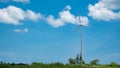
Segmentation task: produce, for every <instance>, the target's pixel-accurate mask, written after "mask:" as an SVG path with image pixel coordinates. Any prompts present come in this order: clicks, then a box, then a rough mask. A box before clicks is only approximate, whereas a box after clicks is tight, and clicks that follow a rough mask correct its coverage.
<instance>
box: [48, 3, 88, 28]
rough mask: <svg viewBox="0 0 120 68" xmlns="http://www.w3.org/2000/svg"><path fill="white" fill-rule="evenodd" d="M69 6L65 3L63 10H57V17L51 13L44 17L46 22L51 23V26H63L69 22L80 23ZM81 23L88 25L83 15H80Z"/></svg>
mask: <svg viewBox="0 0 120 68" xmlns="http://www.w3.org/2000/svg"><path fill="white" fill-rule="evenodd" d="M70 10H71V7H70V6H69V5H67V6H66V7H65V8H64V10H62V11H60V12H59V18H55V17H54V16H53V15H50V16H48V17H47V18H46V21H47V23H48V24H50V25H52V26H53V27H59V26H63V25H65V24H67V23H70V24H80V23H79V19H78V16H75V15H73V14H72V13H71V12H70ZM80 18H81V23H82V25H84V26H86V25H88V22H89V21H88V18H87V17H85V16H81V17H80Z"/></svg>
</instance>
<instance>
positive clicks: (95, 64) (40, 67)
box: [0, 55, 120, 68]
mask: <svg viewBox="0 0 120 68" xmlns="http://www.w3.org/2000/svg"><path fill="white" fill-rule="evenodd" d="M99 61H100V60H99V59H94V60H91V61H90V63H85V61H84V60H82V63H80V56H79V55H77V56H76V57H75V58H69V59H68V63H67V64H63V63H59V62H54V63H49V64H46V63H42V62H33V63H31V64H24V63H5V62H2V61H1V62H0V68H120V64H117V63H115V62H111V63H110V64H99Z"/></svg>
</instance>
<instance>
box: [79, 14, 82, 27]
mask: <svg viewBox="0 0 120 68" xmlns="http://www.w3.org/2000/svg"><path fill="white" fill-rule="evenodd" d="M79 23H80V25H82V23H81V19H80V16H79Z"/></svg>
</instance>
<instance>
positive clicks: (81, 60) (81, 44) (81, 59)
mask: <svg viewBox="0 0 120 68" xmlns="http://www.w3.org/2000/svg"><path fill="white" fill-rule="evenodd" d="M78 18H79V23H80V25H79V26H78V27H77V28H76V30H78V29H79V28H80V64H81V65H82V63H83V56H82V48H83V39H82V26H83V25H82V23H81V19H80V15H79V16H78ZM76 30H75V31H76Z"/></svg>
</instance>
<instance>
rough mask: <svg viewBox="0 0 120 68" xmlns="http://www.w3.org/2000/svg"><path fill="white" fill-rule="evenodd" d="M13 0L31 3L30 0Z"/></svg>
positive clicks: (14, 0)
mask: <svg viewBox="0 0 120 68" xmlns="http://www.w3.org/2000/svg"><path fill="white" fill-rule="evenodd" d="M12 1H13V2H21V3H29V2H30V0H12Z"/></svg>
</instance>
